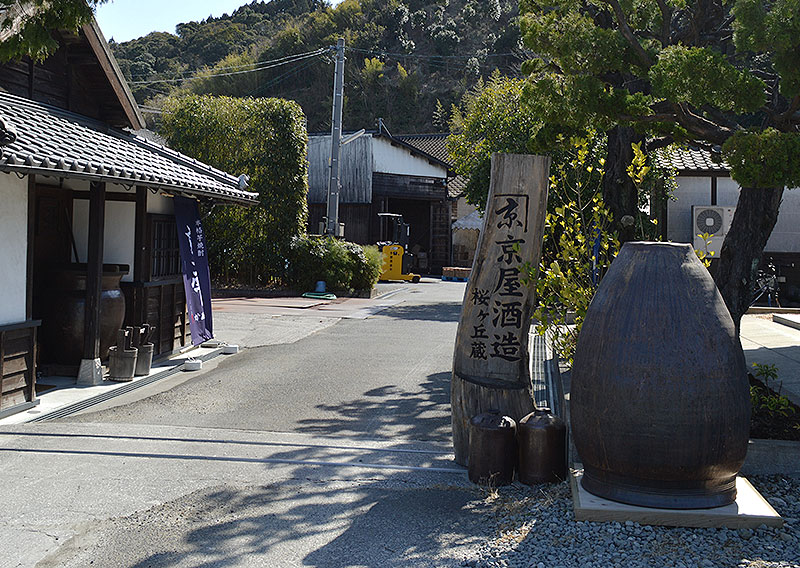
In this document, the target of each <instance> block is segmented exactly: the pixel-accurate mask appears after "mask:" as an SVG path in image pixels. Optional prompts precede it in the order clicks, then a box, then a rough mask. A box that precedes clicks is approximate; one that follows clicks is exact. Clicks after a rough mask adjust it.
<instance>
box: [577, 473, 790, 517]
mask: <svg viewBox="0 0 800 568" xmlns="http://www.w3.org/2000/svg"><path fill="white" fill-rule="evenodd" d="M582 476H583V470H582V469H578V470H575V469H573V470H571V475H570V487H571V489H572V504H573V508H574V510H575V520H577V521H599V522H618V523H624V522H625V521H632V522H634V523H639V524H640V525H663V526H668V527H701V528H720V527H726V528H729V529H738V528H757V527H759V526H761V525H762V524H763V525H766V526H768V527H781V526H783V519H782V518H781V516H780V515H778V513H777V512H776V511H775V509H773V508H772V506H771V505H770V504H769V503H768V502H767V501H766V499H764V498H763V497H762V496H761V494H760V493H759V492H758V491H756V489H755V488H754V487H753V486H752V485H751V484H750V482H749V481H747V479H745V478H744V477H737V478H736V492H737V496H736V502H735V503H733V504H731V505H726V506H725V507H716V508H714V509H655V508H649V507H637V506H635V505H626V504H625V503H617V502H616V501H610V500H608V499H603V498H602V497H598V496H596V495H592V494H591V493H589V492H588V491H586V490H585V489H584V488H583V486H581V483H580V481H581V477H582Z"/></svg>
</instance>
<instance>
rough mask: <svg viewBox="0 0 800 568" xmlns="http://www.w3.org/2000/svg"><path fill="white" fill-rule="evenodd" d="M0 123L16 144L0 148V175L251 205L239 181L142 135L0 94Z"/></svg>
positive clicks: (251, 196) (255, 196) (252, 197)
mask: <svg viewBox="0 0 800 568" xmlns="http://www.w3.org/2000/svg"><path fill="white" fill-rule="evenodd" d="M0 119H2V120H3V121H5V123H6V126H7V127H11V128H13V129H14V130H15V133H16V140H15V141H13V142H11V143H10V144H7V145H6V146H2V147H0V171H4V172H19V173H23V174H43V175H48V176H53V177H61V178H78V179H85V180H89V181H106V182H109V183H119V184H123V185H143V186H147V187H151V188H154V189H163V190H165V191H169V192H171V193H181V194H186V195H193V196H197V197H210V198H215V199H219V200H222V201H228V202H234V203H240V204H245V205H251V204H254V203H256V202H257V201H258V194H256V193H251V192H248V191H243V190H241V189H239V179H238V178H236V177H234V176H232V175H230V174H227V173H225V172H223V171H220V170H217V169H215V168H212V167H210V166H207V165H206V164H203V163H202V162H198V161H197V160H194V159H192V158H190V157H188V156H185V155H183V154H180V153H178V152H175V151H173V150H170V149H169V148H166V147H165V146H161V145H158V144H154V143H153V142H149V141H148V140H145V139H144V138H142V137H139V136H136V135H135V134H131V133H128V132H124V131H121V130H116V129H114V128H111V127H109V126H108V125H106V124H104V123H102V122H96V121H93V120H91V119H89V118H86V117H83V116H80V115H77V114H74V113H71V112H67V111H64V110H61V109H58V108H55V107H51V106H48V105H45V104H42V103H38V102H34V101H31V100H28V99H24V98H20V97H16V96H14V95H9V94H7V93H0Z"/></svg>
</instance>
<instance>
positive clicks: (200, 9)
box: [96, 0, 342, 43]
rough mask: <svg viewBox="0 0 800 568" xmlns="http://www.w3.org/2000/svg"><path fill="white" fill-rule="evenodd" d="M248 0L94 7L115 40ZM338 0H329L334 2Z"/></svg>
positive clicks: (128, 1)
mask: <svg viewBox="0 0 800 568" xmlns="http://www.w3.org/2000/svg"><path fill="white" fill-rule="evenodd" d="M251 1H252V0H110V1H109V2H108V3H106V4H101V5H100V6H99V7H98V8H97V14H96V16H97V21H98V23H99V24H100V29H101V30H103V35H104V36H105V37H106V39H109V40H110V39H111V38H114V40H115V41H116V42H118V43H119V42H123V41H128V40H130V39H135V38H138V37H142V36H145V35H147V34H149V33H150V32H155V31H160V32H170V33H173V34H174V33H175V26H176V25H177V24H180V23H182V22H191V21H198V20H203V19H205V18H207V17H208V16H215V17H216V16H221V15H222V14H230V13H231V12H233V11H234V10H236V8H238V7H239V6H243V5H245V4H250V2H251ZM341 1H342V0H333V1H332V2H331V3H332V4H334V5H336V4H338V3H339V2H341Z"/></svg>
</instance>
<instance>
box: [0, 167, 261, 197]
mask: <svg viewBox="0 0 800 568" xmlns="http://www.w3.org/2000/svg"><path fill="white" fill-rule="evenodd" d="M0 172H6V173H18V174H22V175H44V176H48V177H54V178H63V179H80V180H84V181H90V182H105V183H113V184H117V185H122V186H126V185H130V186H142V187H148V188H152V189H157V190H161V191H164V192H167V193H170V194H183V195H189V196H194V197H204V198H209V199H213V200H215V201H224V202H227V203H233V204H236V205H244V206H247V207H251V206H253V205H257V204H258V194H257V193H249V192H248V193H247V194H246V195H225V194H224V193H220V192H219V191H218V190H215V189H211V188H201V187H187V186H180V185H173V184H169V183H163V182H156V181H141V180H127V179H121V178H118V177H114V176H105V175H100V174H92V173H87V172H73V171H66V170H60V169H56V168H43V167H32V166H10V165H8V164H3V165H0Z"/></svg>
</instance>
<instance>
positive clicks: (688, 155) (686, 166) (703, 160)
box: [655, 148, 730, 174]
mask: <svg viewBox="0 0 800 568" xmlns="http://www.w3.org/2000/svg"><path fill="white" fill-rule="evenodd" d="M655 163H656V165H657V166H659V167H662V168H674V169H676V170H678V172H720V173H725V174H727V173H728V172H729V171H730V168H729V166H728V164H727V163H725V161H724V160H722V158H721V157H717V158H716V159H715V155H714V154H712V153H711V152H709V151H708V150H703V149H700V148H687V149H664V150H659V151H657V152H656V153H655Z"/></svg>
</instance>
